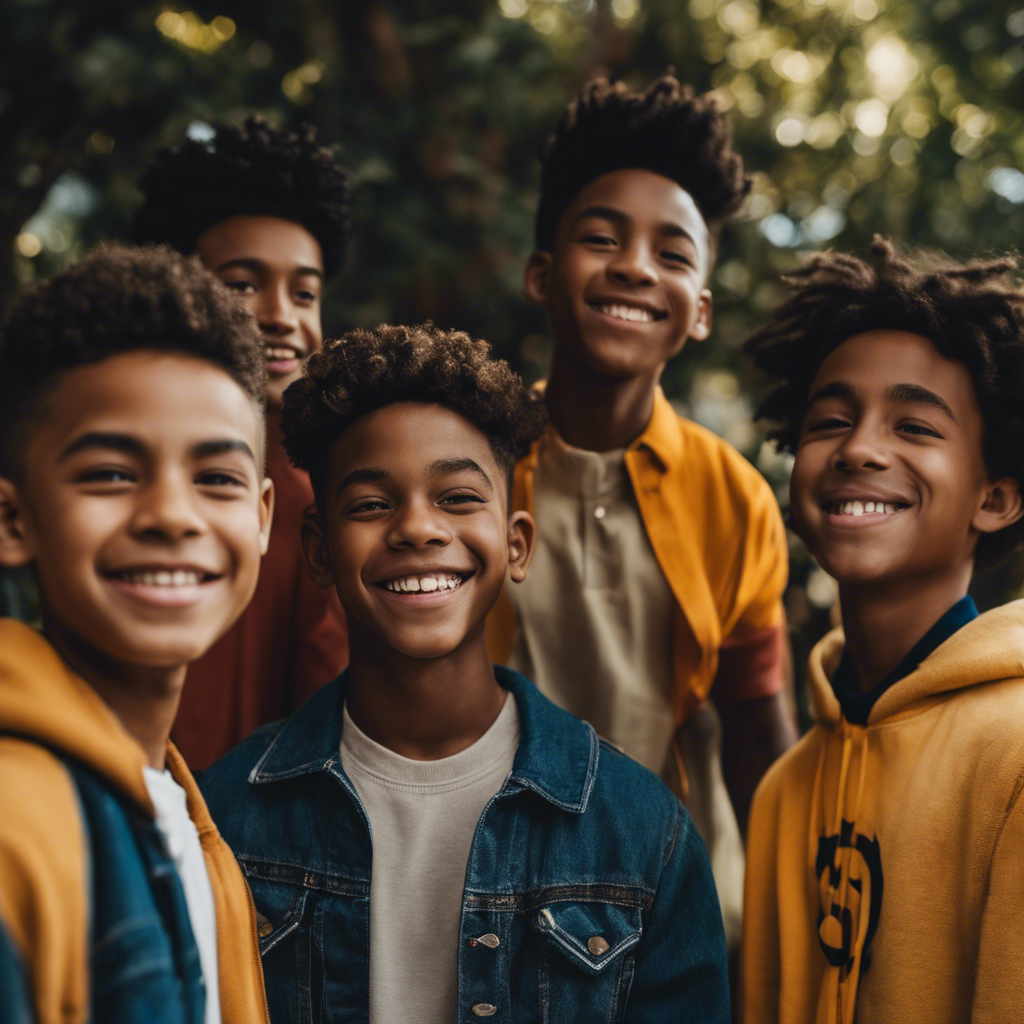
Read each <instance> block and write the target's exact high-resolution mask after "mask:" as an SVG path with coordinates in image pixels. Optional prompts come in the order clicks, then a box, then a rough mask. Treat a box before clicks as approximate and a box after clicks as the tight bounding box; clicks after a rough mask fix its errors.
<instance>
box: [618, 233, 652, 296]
mask: <svg viewBox="0 0 1024 1024" xmlns="http://www.w3.org/2000/svg"><path fill="white" fill-rule="evenodd" d="M607 271H608V276H609V277H610V278H611V279H612V280H613V281H615V282H616V283H618V284H628V285H640V286H643V285H652V284H656V283H657V281H658V267H657V264H656V262H655V260H654V255H653V253H652V252H651V248H650V246H648V245H644V244H642V243H641V242H632V243H630V244H627V245H624V246H622V248H620V249H618V250H617V251H616V253H615V255H614V257H613V258H612V259H610V260H609V261H608V266H607Z"/></svg>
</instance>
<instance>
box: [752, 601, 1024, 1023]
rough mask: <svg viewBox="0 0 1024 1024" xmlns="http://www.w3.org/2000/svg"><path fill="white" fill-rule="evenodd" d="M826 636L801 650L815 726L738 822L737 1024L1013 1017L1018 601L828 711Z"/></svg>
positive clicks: (1023, 896)
mask: <svg viewBox="0 0 1024 1024" xmlns="http://www.w3.org/2000/svg"><path fill="white" fill-rule="evenodd" d="M842 650H843V636H842V631H841V630H835V631H834V632H832V633H830V634H829V635H828V636H826V637H825V638H824V639H823V640H822V641H821V642H820V643H819V644H818V645H817V646H816V647H815V649H814V651H813V652H812V654H811V659H810V667H809V673H808V686H809V690H810V694H811V700H812V708H813V710H814V714H815V718H816V719H817V721H818V724H817V725H816V726H815V727H814V728H813V729H812V730H811V731H810V732H809V733H808V734H807V735H806V736H805V737H804V738H803V739H802V740H801V741H800V742H799V743H797V744H796V745H795V746H794V747H792V748H791V749H790V750H789V751H788V752H787V753H786V754H785V755H783V757H781V758H780V759H779V760H778V761H777V762H776V764H775V765H773V766H772V768H771V769H770V770H769V772H768V774H767V775H766V776H765V778H764V780H763V781H762V783H761V785H760V787H759V789H758V791H757V794H756V795H755V797H754V804H753V807H752V810H751V815H750V825H749V832H748V839H747V879H746V890H745V903H744V906H745V911H744V925H743V947H742V953H741V980H740V1008H741V1018H742V1020H743V1022H744V1024H771V1022H779V1024H805V1022H807V1024H810V1022H812V1021H814V1022H821V1024H824V1022H837V1024H839V1022H841V1024H850V1022H853V1021H857V1022H860V1024H880V1022H885V1024H887V1022H892V1024H914V1022H921V1024H924V1022H928V1024H964V1022H967V1021H972V1022H975V1024H983V1022H985V1024H987V1022H991V1024H997V1022H998V1024H1006V1022H1009V1021H1018V1020H1024V799H1022V797H1021V791H1022V788H1024V601H1017V602H1014V603H1013V604H1009V605H1006V606H1004V607H1002V608H997V609H995V610H994V611H991V612H987V613H986V614H984V615H982V616H980V617H978V618H976V619H974V620H973V621H971V622H968V623H967V624H966V625H965V626H963V627H962V628H961V629H960V630H958V631H957V632H956V633H954V634H953V635H952V636H951V637H949V639H947V640H946V641H945V642H944V643H942V644H941V645H940V646H939V647H937V648H936V649H935V650H934V651H933V652H932V653H931V654H930V655H929V656H928V657H927V658H926V659H925V660H924V661H923V662H921V664H920V666H919V667H918V668H917V669H916V671H914V672H912V673H911V674H910V675H908V676H906V677H904V678H903V679H901V680H899V681H898V682H896V683H895V684H894V685H893V686H892V687H890V688H889V689H888V690H886V691H885V693H883V695H882V696H881V697H880V698H879V700H878V702H877V703H876V704H875V706H874V708H873V709H872V711H871V714H870V716H869V718H868V724H867V725H866V726H859V725H853V724H851V723H849V722H847V721H846V720H845V719H843V717H842V715H841V712H840V708H839V704H838V702H837V700H836V698H835V694H834V693H833V691H832V687H831V685H830V684H829V679H830V677H831V675H832V673H833V672H834V671H835V669H836V667H837V666H838V664H839V658H840V656H841V654H842Z"/></svg>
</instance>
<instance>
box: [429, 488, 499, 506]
mask: <svg viewBox="0 0 1024 1024" xmlns="http://www.w3.org/2000/svg"><path fill="white" fill-rule="evenodd" d="M473 504H476V505H486V504H487V499H486V498H483V497H481V496H480V495H479V494H473V493H472V492H469V491H457V492H456V493H455V494H446V495H445V496H444V497H443V498H441V499H440V500H439V501H438V505H447V506H449V507H452V506H454V507H456V508H457V507H459V506H460V505H461V506H464V507H465V506H469V505H473Z"/></svg>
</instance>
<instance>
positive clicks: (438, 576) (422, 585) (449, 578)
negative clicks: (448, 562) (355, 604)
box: [378, 572, 470, 594]
mask: <svg viewBox="0 0 1024 1024" xmlns="http://www.w3.org/2000/svg"><path fill="white" fill-rule="evenodd" d="M469 576H470V573H465V572H428V573H421V574H420V575H418V576H396V577H395V578H394V579H390V580H385V581H384V582H383V583H380V584H378V586H380V587H383V588H384V589H385V590H389V591H391V592H392V593H394V594H432V593H435V592H438V591H441V592H445V593H447V592H450V591H452V590H457V589H458V588H459V587H460V586H461V585H462V582H463V581H464V580H466V579H468V578H469Z"/></svg>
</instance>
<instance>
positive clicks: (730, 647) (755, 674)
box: [714, 624, 786, 701]
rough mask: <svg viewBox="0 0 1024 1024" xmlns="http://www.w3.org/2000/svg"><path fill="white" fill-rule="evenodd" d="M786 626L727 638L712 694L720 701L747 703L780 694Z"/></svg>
mask: <svg viewBox="0 0 1024 1024" xmlns="http://www.w3.org/2000/svg"><path fill="white" fill-rule="evenodd" d="M785 643H786V627H785V624H780V625H778V626H767V627H765V628H764V629H757V630H744V631H742V632H739V633H734V634H733V635H732V636H729V637H726V638H725V640H723V641H722V646H721V648H720V649H719V652H718V672H717V673H716V675H715V683H714V692H715V693H716V695H717V697H718V699H719V700H723V699H724V700H731V701H747V700H758V699H759V698H762V697H773V696H774V695H775V694H777V693H781V692H782V689H783V683H784V679H785V671H784V670H785V651H786V648H785Z"/></svg>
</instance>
